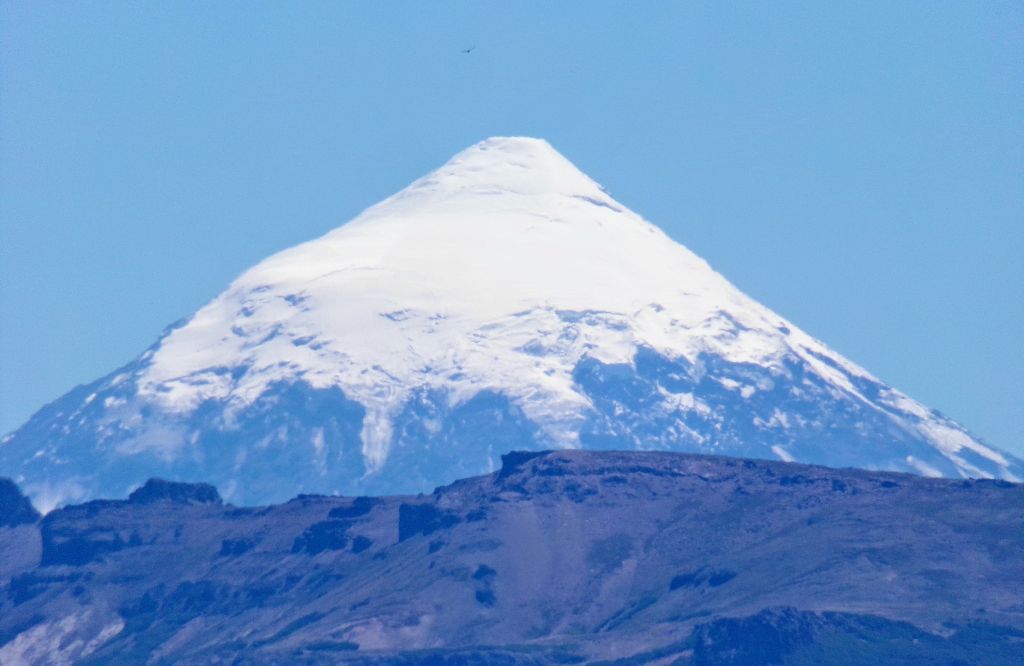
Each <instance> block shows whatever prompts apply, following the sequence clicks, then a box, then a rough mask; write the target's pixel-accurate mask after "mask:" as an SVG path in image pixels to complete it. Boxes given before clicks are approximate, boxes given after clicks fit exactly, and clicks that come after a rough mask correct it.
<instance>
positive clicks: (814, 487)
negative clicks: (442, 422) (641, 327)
mask: <svg viewBox="0 0 1024 666" xmlns="http://www.w3.org/2000/svg"><path fill="white" fill-rule="evenodd" d="M504 463H505V464H504V466H503V468H502V469H501V470H500V471H499V472H497V473H495V474H492V475H489V476H484V477H476V478H472V479H467V480H464V481H459V482H456V483H454V484H452V485H450V486H446V487H443V488H439V489H438V490H436V491H435V492H434V493H433V494H431V495H428V496H417V497H385V498H356V499H351V498H340V497H318V496H302V497H299V498H296V499H294V500H292V501H290V502H288V503H286V504H282V505H277V506H271V507H265V508H236V507H232V506H230V505H224V504H222V503H220V501H219V497H218V496H217V495H216V491H215V490H213V488H212V487H211V486H207V485H205V484H175V483H169V482H151V483H150V484H147V485H146V486H144V487H143V489H140V491H137V493H136V494H135V495H133V498H132V499H131V500H128V501H109V500H106V501H95V502H90V503H87V504H84V505H77V506H70V507H66V508H64V509H61V510H58V511H54V512H52V513H50V514H48V515H47V516H46V517H45V518H44V519H43V520H42V521H39V522H38V523H31V524H28V525H21V526H19V527H17V528H0V555H3V554H5V553H15V552H24V553H28V554H29V555H31V557H30V558H29V556H28V555H26V556H23V557H22V558H21V560H18V561H15V558H13V557H7V558H6V561H5V562H4V563H3V564H4V566H2V567H0V586H2V587H0V663H7V662H16V661H17V659H18V658H21V659H24V660H26V661H28V662H30V663H31V662H33V661H38V660H46V659H50V660H57V659H59V658H66V659H68V660H71V661H78V662H82V663H89V662H95V663H110V662H112V661H120V662H121V663H140V662H143V661H146V659H150V660H151V661H152V662H154V663H162V662H166V663H172V662H173V663H196V664H199V663H204V664H205V663H213V662H217V661H228V662H234V663H267V662H271V663H295V662H300V663H321V662H322V663H357V664H364V663H365V664H378V663H379V664H385V663H386V664H396V663H397V664H473V663H497V664H501V663H507V664H548V663H590V662H600V661H602V660H607V661H610V662H611V663H631V664H645V663H650V664H668V663H682V664H688V663H694V664H726V663H732V664H743V663H787V664H790V663H793V664H802V663H823V662H822V660H823V659H825V660H826V661H830V662H832V663H834V662H836V661H837V660H838V661H840V662H842V663H864V664H868V663H870V664H879V663H921V662H930V663H979V664H980V663H986V664H999V663H1018V662H1017V661H1016V660H1017V658H1019V655H1020V651H1021V646H1022V645H1024V486H1022V485H1019V484H1012V483H1007V482H1002V481H973V480H968V481H959V480H948V479H925V478H919V477H915V476H910V475H902V474H891V473H881V472H869V471H863V470H835V469H827V468H821V467H813V466H808V465H799V464H790V463H781V462H771V461H751V460H741V459H730V458H720V457H706V456H696V455H685V454H669V453H635V452H632V453H617V452H582V451H561V452H554V453H542V454H535V453H529V454H521V453H516V454H512V455H509V456H506V458H505V460H504ZM211 491H212V493H211ZM26 530H28V531H26ZM30 532H31V534H30ZM31 535H37V536H35V538H36V539H37V540H41V544H42V546H41V549H37V550H32V548H31V546H30V545H25V546H23V547H22V546H21V544H30V543H31V539H30V538H26V537H27V536H31ZM617 660H623V661H617Z"/></svg>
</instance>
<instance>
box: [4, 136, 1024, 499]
mask: <svg viewBox="0 0 1024 666" xmlns="http://www.w3.org/2000/svg"><path fill="white" fill-rule="evenodd" d="M97 396H99V397H101V398H102V400H101V402H100V403H95V404H99V405H100V407H99V408H96V407H95V406H94V407H93V408H91V409H92V411H95V412H96V413H95V414H94V415H92V416H90V417H88V418H80V420H76V421H73V422H71V423H66V421H68V419H69V417H68V416H67V414H68V413H74V414H80V413H83V410H84V411H90V408H89V406H90V405H94V401H95V400H97ZM70 398H71V396H70V395H69V396H68V398H67V399H69V400H70ZM76 400H77V401H78V402H79V403H81V402H83V401H84V404H83V405H80V406H77V407H75V406H73V405H71V404H68V405H67V406H66V409H65V411H64V413H63V414H62V415H57V416H55V415H53V414H49V415H43V413H42V412H41V413H40V415H37V416H36V417H34V419H33V421H30V423H29V424H27V425H26V426H25V428H23V429H22V430H20V431H18V433H16V434H15V436H14V439H15V440H16V443H18V444H20V445H21V446H13V445H12V443H10V442H9V443H8V444H7V445H6V446H2V447H0V463H2V468H0V471H5V470H10V469H15V470H17V471H22V473H23V474H25V479H26V481H27V482H26V483H25V486H26V488H27V489H28V490H29V492H30V493H31V492H36V494H37V495H38V494H44V493H51V494H53V495H55V496H57V499H56V500H55V501H63V500H64V499H80V497H79V496H78V495H82V494H85V495H89V494H92V492H94V491H95V486H96V483H94V482H93V481H91V480H90V477H89V475H88V474H87V473H86V472H82V473H81V474H77V473H76V475H75V479H76V480H75V481H74V482H71V481H68V482H66V483H65V485H64V487H62V488H49V487H47V488H43V489H42V490H35V491H34V488H33V483H32V481H33V478H32V477H31V476H30V475H28V474H27V473H25V472H24V469H25V468H26V467H27V468H29V469H33V468H35V466H37V465H45V464H47V463H46V461H50V462H51V463H53V461H54V460H58V459H60V458H61V457H62V456H65V455H66V454H65V453H64V452H63V449H62V446H61V444H60V440H59V439H58V440H57V441H56V443H47V444H45V445H44V444H43V442H41V441H37V440H35V439H33V438H31V437H30V435H29V433H28V432H27V430H30V431H34V430H35V428H30V427H29V426H32V425H33V422H35V421H37V420H38V419H43V420H44V421H54V424H56V423H57V422H59V423H60V427H61V428H65V427H66V428H67V429H68V433H66V435H68V437H70V438H72V439H75V440H76V441H79V440H78V439H76V438H79V437H80V438H81V441H83V442H90V443H91V444H90V443H86V444H79V446H87V447H89V446H91V447H92V448H93V449H98V450H100V451H102V452H104V454H105V455H109V456H110V457H111V462H110V464H111V465H113V466H114V468H116V469H121V468H122V467H123V466H128V467H129V468H132V469H134V468H135V467H145V468H147V469H148V468H149V467H156V468H157V469H156V470H154V471H161V470H162V469H163V468H164V467H166V468H169V469H171V470H172V471H173V470H176V469H180V470H185V469H187V470H193V469H195V470H203V471H208V470H210V468H211V465H212V464H213V463H212V461H213V460H217V461H220V462H218V463H217V467H216V468H215V469H214V470H213V472H212V473H213V474H215V475H219V476H218V478H213V477H211V476H210V472H207V476H202V477H201V478H203V479H206V480H211V481H215V482H216V481H220V482H219V483H218V485H219V486H220V487H221V488H222V489H224V490H225V491H226V494H227V495H228V496H229V497H231V494H232V492H234V493H235V494H236V496H237V499H239V500H242V501H257V500H258V501H263V500H273V499H280V498H282V497H287V496H291V495H294V494H295V492H297V491H310V490H317V491H343V492H354V491H366V490H371V491H372V490H377V489H379V490H386V491H403V492H406V491H412V490H424V489H429V488H430V487H432V486H433V485H436V484H438V483H442V482H445V481H448V480H451V479H453V478H456V477H457V476H459V475H466V474H472V473H478V472H483V471H487V469H488V468H489V467H491V466H493V465H494V464H495V463H496V461H497V457H498V456H499V455H500V453H503V452H504V451H506V450H508V449H509V448H512V447H517V448H537V447H578V446H584V447H616V448H663V449H682V450H697V451H708V452H724V453H735V454H739V455H755V456H757V455H761V456H771V457H780V458H784V459H796V460H801V461H806V462H819V463H826V464H830V463H831V464H844V465H845V464H850V465H859V466H867V467H878V468H886V469H908V470H912V471H917V472H920V473H925V474H957V473H962V474H968V475H980V476H986V475H999V476H1007V477H1012V476H1013V474H1015V473H1018V474H1019V473H1020V467H1019V463H1018V462H1016V461H1014V460H1012V459H1010V458H1008V457H1007V456H1005V455H1004V454H1001V453H1000V452H998V451H995V450H993V449H991V448H990V447H987V446H985V445H983V444H981V443H980V442H978V441H977V440H976V439H974V438H973V437H971V436H970V435H969V434H967V433H966V431H964V430H963V429H962V428H961V427H960V426H958V425H957V424H955V423H953V422H951V421H949V420H948V419H944V418H943V417H940V416H938V415H936V414H934V413H932V412H930V411H929V410H927V409H926V408H924V407H922V406H921V405H919V404H918V403H916V402H914V401H913V400H911V399H910V398H908V397H906V396H904V395H903V394H900V393H899V392H897V391H894V390H893V389H890V388H888V387H886V386H884V385H883V384H881V382H879V381H878V380H877V379H875V378H874V377H872V376H871V375H870V374H868V373H867V372H865V371H864V370H863V369H861V368H859V367H858V366H856V365H854V364H853V363H850V362H849V361H847V360H845V359H843V358H842V357H841V356H839V355H838V354H836V353H835V352H832V351H831V350H829V349H828V348H827V347H825V346H824V345H822V344H821V343H819V342H818V341H816V340H814V339H812V338H811V337H810V336H808V335H806V334H805V333H803V332H802V331H800V330H799V329H798V328H797V327H795V326H794V325H793V324H791V323H789V322H787V321H786V320H784V319H783V318H781V317H779V316H778V315H776V314H774V313H773V312H771V311H770V310H768V309H767V308H765V307H763V306H761V305H760V304H758V303H756V302H754V301H753V300H752V299H750V298H749V297H747V296H745V295H744V294H743V293H741V292H740V291H739V290H737V289H736V288H735V287H733V286H732V285H731V284H729V283H728V282H727V281H726V280H725V279H724V278H723V277H722V276H720V275H719V274H718V273H716V272H714V271H713V270H712V269H711V268H710V267H709V266H708V265H707V263H706V262H704V261H703V260H702V259H700V258H699V257H697V256H696V255H694V254H693V253H692V252H690V251H689V250H687V249H686V248H685V247H683V246H682V245H679V244H678V243H676V242H674V241H673V240H671V239H670V238H669V237H668V236H666V235H665V234H664V233H663V232H661V231H660V230H659V229H658V228H657V227H655V226H653V225H651V224H649V223H648V222H646V221H644V220H643V219H642V218H640V217H639V216H638V215H636V214H635V213H633V212H631V211H630V210H628V209H627V208H626V207H625V206H623V205H622V204H620V203H618V202H617V201H615V200H614V199H613V198H612V197H611V196H610V195H609V194H608V193H607V192H606V191H605V190H604V189H603V188H601V187H600V186H599V185H598V184H597V183H595V182H594V181H592V180H591V179H590V178H588V177H587V176H586V175H584V174H583V173H581V172H580V171H579V170H578V169H576V168H575V167H574V166H573V165H572V164H571V163H570V162H569V161H568V160H566V159H565V158H564V157H562V156H561V155H560V154H559V153H558V152H557V151H555V150H554V149H553V148H552V147H551V146H550V145H549V144H548V143H547V142H545V141H543V140H539V139H529V138H492V139H488V140H486V141H483V142H481V143H478V144H476V145H474V146H472V147H470V148H468V149H467V150H465V151H463V152H461V153H459V154H458V155H456V156H455V157H453V158H452V159H451V160H450V161H449V162H448V163H447V164H445V165H444V166H442V167H441V168H439V169H437V170H436V171H434V172H432V173H430V174H428V175H427V176H425V177H423V178H421V179H419V180H417V181H415V182H414V183H412V184H411V185H410V186H409V187H407V188H406V189H404V190H402V191H400V192H399V193H397V194H395V195H394V196H392V197H390V198H388V199H386V200H384V201H382V202H381V203H379V204H377V205H375V206H373V207H371V208H369V209H367V210H366V211H364V212H363V213H362V214H361V215H359V216H358V217H356V218H355V219H354V220H352V221H350V222H348V223H347V224H344V225H342V226H341V227H339V228H337V229H335V230H333V231H331V232H329V233H327V234H326V235H324V236H323V237H321V238H319V239H316V240H313V241H310V242H307V243H303V244H301V245H298V246H296V247H293V248H291V249H288V250H285V251H283V252H280V253H278V254H276V255H273V256H271V257H269V258H268V259H266V260H265V261H263V262H261V263H259V264H257V265H256V266H254V267H253V268H252V269H250V270H249V271H247V272H245V273H244V274H243V275H241V276H240V277H239V278H237V279H236V280H235V281H234V282H233V283H232V284H231V285H230V286H229V287H228V288H227V289H226V290H225V291H224V292H223V293H221V294H220V295H219V296H217V297H216V298H215V299H214V300H213V301H211V302H210V303H209V304H208V305H206V306H205V307H203V308H202V309H200V310H199V311H198V312H197V313H196V314H195V315H194V316H193V317H191V318H190V319H189V320H188V321H187V322H186V323H184V325H182V326H180V327H178V328H175V329H173V330H170V331H169V332H168V333H167V334H166V335H165V336H164V337H163V338H162V339H161V340H160V341H159V342H158V343H157V344H156V345H155V346H154V347H153V348H152V349H151V350H150V351H148V352H146V354H144V355H143V356H142V357H140V359H139V360H138V361H137V362H135V363H134V364H132V365H131V366H129V367H128V368H126V369H125V370H124V371H123V372H119V373H115V374H114V375H112V376H111V377H108V378H105V379H104V380H100V381H99V382H97V384H96V385H95V386H94V387H90V394H89V395H86V396H80V397H78V398H76ZM284 403H287V404H284ZM293 403H294V404H293ZM76 410H77V411H76ZM44 411H45V410H44ZM71 418H76V419H79V417H71ZM54 419H55V420H54ZM38 425H42V424H41V423H39V424H38ZM52 427H55V426H54V425H53V424H51V428H52ZM76 433H77V434H76ZM16 451H17V452H18V453H14V452H16ZM40 451H41V452H42V453H41V454H39V453H38V452H40ZM32 456H35V457H32ZM268 457H271V458H273V459H274V460H280V461H283V462H281V464H280V465H278V467H279V468H280V469H279V471H280V470H293V471H294V470H298V469H301V470H302V471H301V477H300V478H290V477H286V478H285V479H284V480H279V481H280V484H281V486H283V487H279V486H278V485H275V483H274V482H273V479H270V478H263V477H264V476H265V475H266V474H268V473H269V472H268V471H266V470H263V463H262V462H261V461H262V460H264V459H268ZM33 461H39V462H33ZM53 464H55V463H53ZM161 466H163V467H161ZM253 470H260V471H253ZM1011 470H1013V471H1011ZM147 474H148V473H147ZM148 475H153V474H148ZM255 475H263V476H261V478H260V479H259V480H258V482H257V483H255V484H254V483H253V478H254V476H255ZM36 476H37V477H41V476H42V473H41V472H40V473H38V474H37V475H36ZM111 478H113V473H112V474H111ZM132 480H133V479H128V478H125V479H120V480H119V481H118V482H123V484H124V488H109V487H107V488H104V489H103V492H105V493H106V494H108V495H109V494H112V493H113V494H118V493H123V492H126V491H127V489H128V486H129V485H130V483H131V482H132ZM138 480H141V479H137V480H135V481H138ZM104 483H113V481H110V482H104ZM232 484H234V485H232ZM261 484H263V485H265V486H267V489H264V490H260V489H258V487H259V486H260V485H261ZM100 485H102V484H100Z"/></svg>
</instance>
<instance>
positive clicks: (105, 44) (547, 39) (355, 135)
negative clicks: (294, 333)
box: [0, 1, 1024, 454]
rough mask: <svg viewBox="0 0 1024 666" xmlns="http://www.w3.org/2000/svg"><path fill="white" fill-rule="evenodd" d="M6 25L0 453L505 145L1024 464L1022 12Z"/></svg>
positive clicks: (2, 17) (33, 9)
mask: <svg viewBox="0 0 1024 666" xmlns="http://www.w3.org/2000/svg"><path fill="white" fill-rule="evenodd" d="M0 21H2V22H0V430H2V431H8V430H11V429H14V428H15V427H17V426H18V425H20V423H21V422H23V421H24V420H25V419H26V418H27V417H28V416H29V415H30V414H31V413H32V412H33V411H34V410H35V409H37V408H38V407H40V406H41V405H42V404H44V403H45V402H48V401H50V400H53V399H55V398H57V397H58V396H59V395H60V394H62V393H63V392H65V391H66V390H68V389H69V388H71V387H72V386H74V385H75V384H78V383H81V382H85V381H88V380H91V379H94V378H96V377H98V376H100V375H102V374H105V373H106V372H108V371H110V370H111V369H113V368H114V367H116V366H118V365H120V364H123V363H125V362H127V361H129V360H130V359H131V358H133V357H134V356H135V355H137V354H138V353H139V352H141V351H142V350H143V349H144V348H145V347H147V346H148V345H149V344H150V343H152V342H153V341H154V340H155V339H156V337H157V335H158V334H159V332H160V330H161V329H162V328H163V327H164V326H165V325H167V324H169V323H170V322H172V321H174V320H176V319H178V318H180V317H182V316H185V315H187V314H189V313H190V312H192V311H194V310H195V309H196V308H198V307H199V306H201V305H202V304H203V303H204V302H206V301H207V300H208V299H210V298H211V297H213V296H214V295H215V294H216V293H217V292H218V291H220V290H221V289H222V288H224V287H225V286H226V285H227V284H228V282H229V281H230V280H231V279H232V278H233V277H234V276H236V275H237V274H238V273H239V272H241V271H242V270H243V269H245V268H246V267H248V266H249V265H251V264H253V263H255V262H256V261H258V260H259V259H261V258H263V257H264V256H266V255H268V254H270V253H272V252H274V251H276V250H279V249H282V248H284V247H287V246H289V245H293V244H295V243H297V242H300V241H303V240H306V239H309V238H312V237H315V236H317V235H320V234H321V233H323V232H325V231H327V230H329V229H331V228H333V227H335V226H337V225H338V224H340V223H342V222H344V221H345V220H347V219H349V218H350V217H352V216H353V215H354V214H356V213H357V212H359V211H360V210H361V209H362V208H364V207H365V206H367V205H369V204H372V203H374V202H375V201H377V200H379V199H381V198H383V197H384V196H386V195H388V194H390V193H392V192H393V191H395V190H398V189H400V188H402V187H404V186H405V185H406V184H407V183H408V182H409V181H410V180H412V179H413V178H415V177H417V176H419V175H422V174H423V173H424V172H426V171H428V170H430V169H432V168H434V167H436V166H438V165H439V164H441V163H443V162H444V161H445V160H446V159H447V158H448V157H449V156H451V155H452V154H454V153H455V152H457V151H459V150H461V149H462V148H464V147H466V146H468V145H470V144H472V143H474V142H476V141H478V140H480V139H483V138H485V137H487V136H491V135H499V134H500V135H504V134H524V135H533V136H541V137H544V138H547V139H548V140H549V141H550V142H551V143H552V144H553V145H554V146H555V147H556V148H557V149H558V150H560V151H561V152H562V153H563V154H565V155H566V156H567V157H568V158H569V159H571V160H573V161H574V162H575V163H576V164H577V165H578V166H579V167H580V168H581V169H583V170H584V171H586V172H587V173H588V174H590V175H591V176H592V177H594V178H595V179H596V180H598V181H599V182H601V183H602V184H604V185H605V187H606V188H608V189H609V191H611V193H612V194H613V195H614V196H615V197H616V198H617V199H618V200H620V201H621V202H623V203H625V204H626V205H628V206H630V207H631V208H633V209H634V210H636V211H637V212H639V213H641V214H643V215H644V216H645V217H647V218H648V219H650V220H651V221H653V222H655V223H656V224H658V225H660V226H661V227H662V228H664V229H665V230H666V231H667V232H668V233H669V234H670V235H672V236H673V237H674V238H675V239H677V240H679V241H680V242H682V243H684V244H685V245H687V246H688V247H690V248H691V249H692V250H694V251H695V252H697V253H698V254H700V255H702V256H703V257H705V258H706V259H707V260H708V261H709V262H710V263H711V264H712V266H714V267H715V268H716V269H718V270H719V271H721V272H722V273H723V274H725V275H726V277H728V278H729V279H730V280H731V281H733V282H734V283H735V284H736V285H737V286H739V287H740V288H741V289H743V290H744V291H746V292H747V293H749V294H751V295H752V296H754V297H755V298H757V299H759V300H760V301H762V302H763V303H765V304H766V305H768V306H769V307H771V308H773V309H774V310H776V311H778V312H779V313H780V314H782V315H783V316H785V317H787V318H789V319H791V320H793V321H794V322H796V323H797V324H798V325H800V326H801V327H803V328H804V329H806V330H807V331H808V332H810V333H811V334H813V335H815V336H816V337H819V338H821V339H822V340H824V341H825V342H826V343H827V344H829V345H830V346H832V347H833V348H835V349H836V350H838V351H840V352H841V353H843V354H845V355H846V356H848V357H850V358H851V359H853V360H854V361H856V362H858V363H859V364H861V365H863V366H865V367H866V368H868V369H869V370H871V371H872V372H874V373H875V374H876V375H878V376H880V377H881V378H882V379H883V380H885V381H887V382H889V383H891V384H893V385H895V386H897V387H898V388H900V389H902V390H904V391H906V392H907V393H909V394H910V395H912V396H914V397H915V398H917V399H919V400H921V401H923V402H925V403H926V404H928V405H930V406H933V407H937V408H939V409H941V410H942V411H943V412H945V413H946V414H948V415H949V416H952V417H954V418H956V419H958V420H959V421H961V422H962V423H964V424H965V425H967V426H968V427H969V428H971V429H972V430H973V431H975V432H976V433H977V434H978V435H980V436H981V437H982V438H984V439H985V440H986V441H988V442H989V443H991V444H994V445H996V446H1000V447H1003V448H1006V449H1009V450H1011V451H1015V452H1017V453H1018V454H1024V353H1022V344H1021V336H1022V332H1024V296H1022V294H1024V261H1022V256H1024V173H1022V171H1024V116H1022V112H1024V111H1022V110H1024V74H1022V70H1021V68H1020V62H1021V58H1022V57H1024V5H1021V4H1020V3H1009V2H1008V3H998V2H986V3H975V2H964V3H951V2H943V3H933V2H927V3H926V2H920V3H917V2H902V3H889V2H885V3H869V2H858V3H845V5H844V6H838V5H837V3H818V2H808V3H785V2H783V3H753V4H744V3H728V4H727V3H714V4H712V3H708V4H705V3H670V2H658V3H654V2H651V3H632V2H629V3H627V2H614V3H607V2H606V3H601V2H598V3H592V2H588V3H570V2H562V3H540V2H538V3H525V2H524V3H477V2H473V3H469V2H466V3H445V4H443V5H441V4H440V3H420V2H410V3H393V2H392V3H385V2H380V3H376V2H375V3H335V2H324V3H317V2H306V3H279V2H273V3H271V2H265V3H260V2H255V3H254V2H216V3H200V2H180V3H132V4H129V3H117V2H96V3H93V2H81V3H60V4H57V3H41V2H35V1H33V2H13V1H8V2H5V3H3V4H0ZM473 46H475V49H474V50H473V51H472V53H470V54H468V55H466V54H463V53H461V50H462V49H466V48H469V47H473Z"/></svg>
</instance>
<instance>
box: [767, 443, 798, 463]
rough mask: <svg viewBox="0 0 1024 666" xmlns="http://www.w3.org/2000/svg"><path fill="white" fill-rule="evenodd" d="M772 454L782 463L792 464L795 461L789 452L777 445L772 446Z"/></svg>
mask: <svg viewBox="0 0 1024 666" xmlns="http://www.w3.org/2000/svg"><path fill="white" fill-rule="evenodd" d="M772 453H774V454H775V455H777V456H778V457H779V460H781V461H783V462H794V461H795V460H796V458H794V457H793V455H792V454H791V453H790V452H789V451H787V450H786V449H784V448H782V447H781V446H779V445H778V444H775V445H773V446H772Z"/></svg>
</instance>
